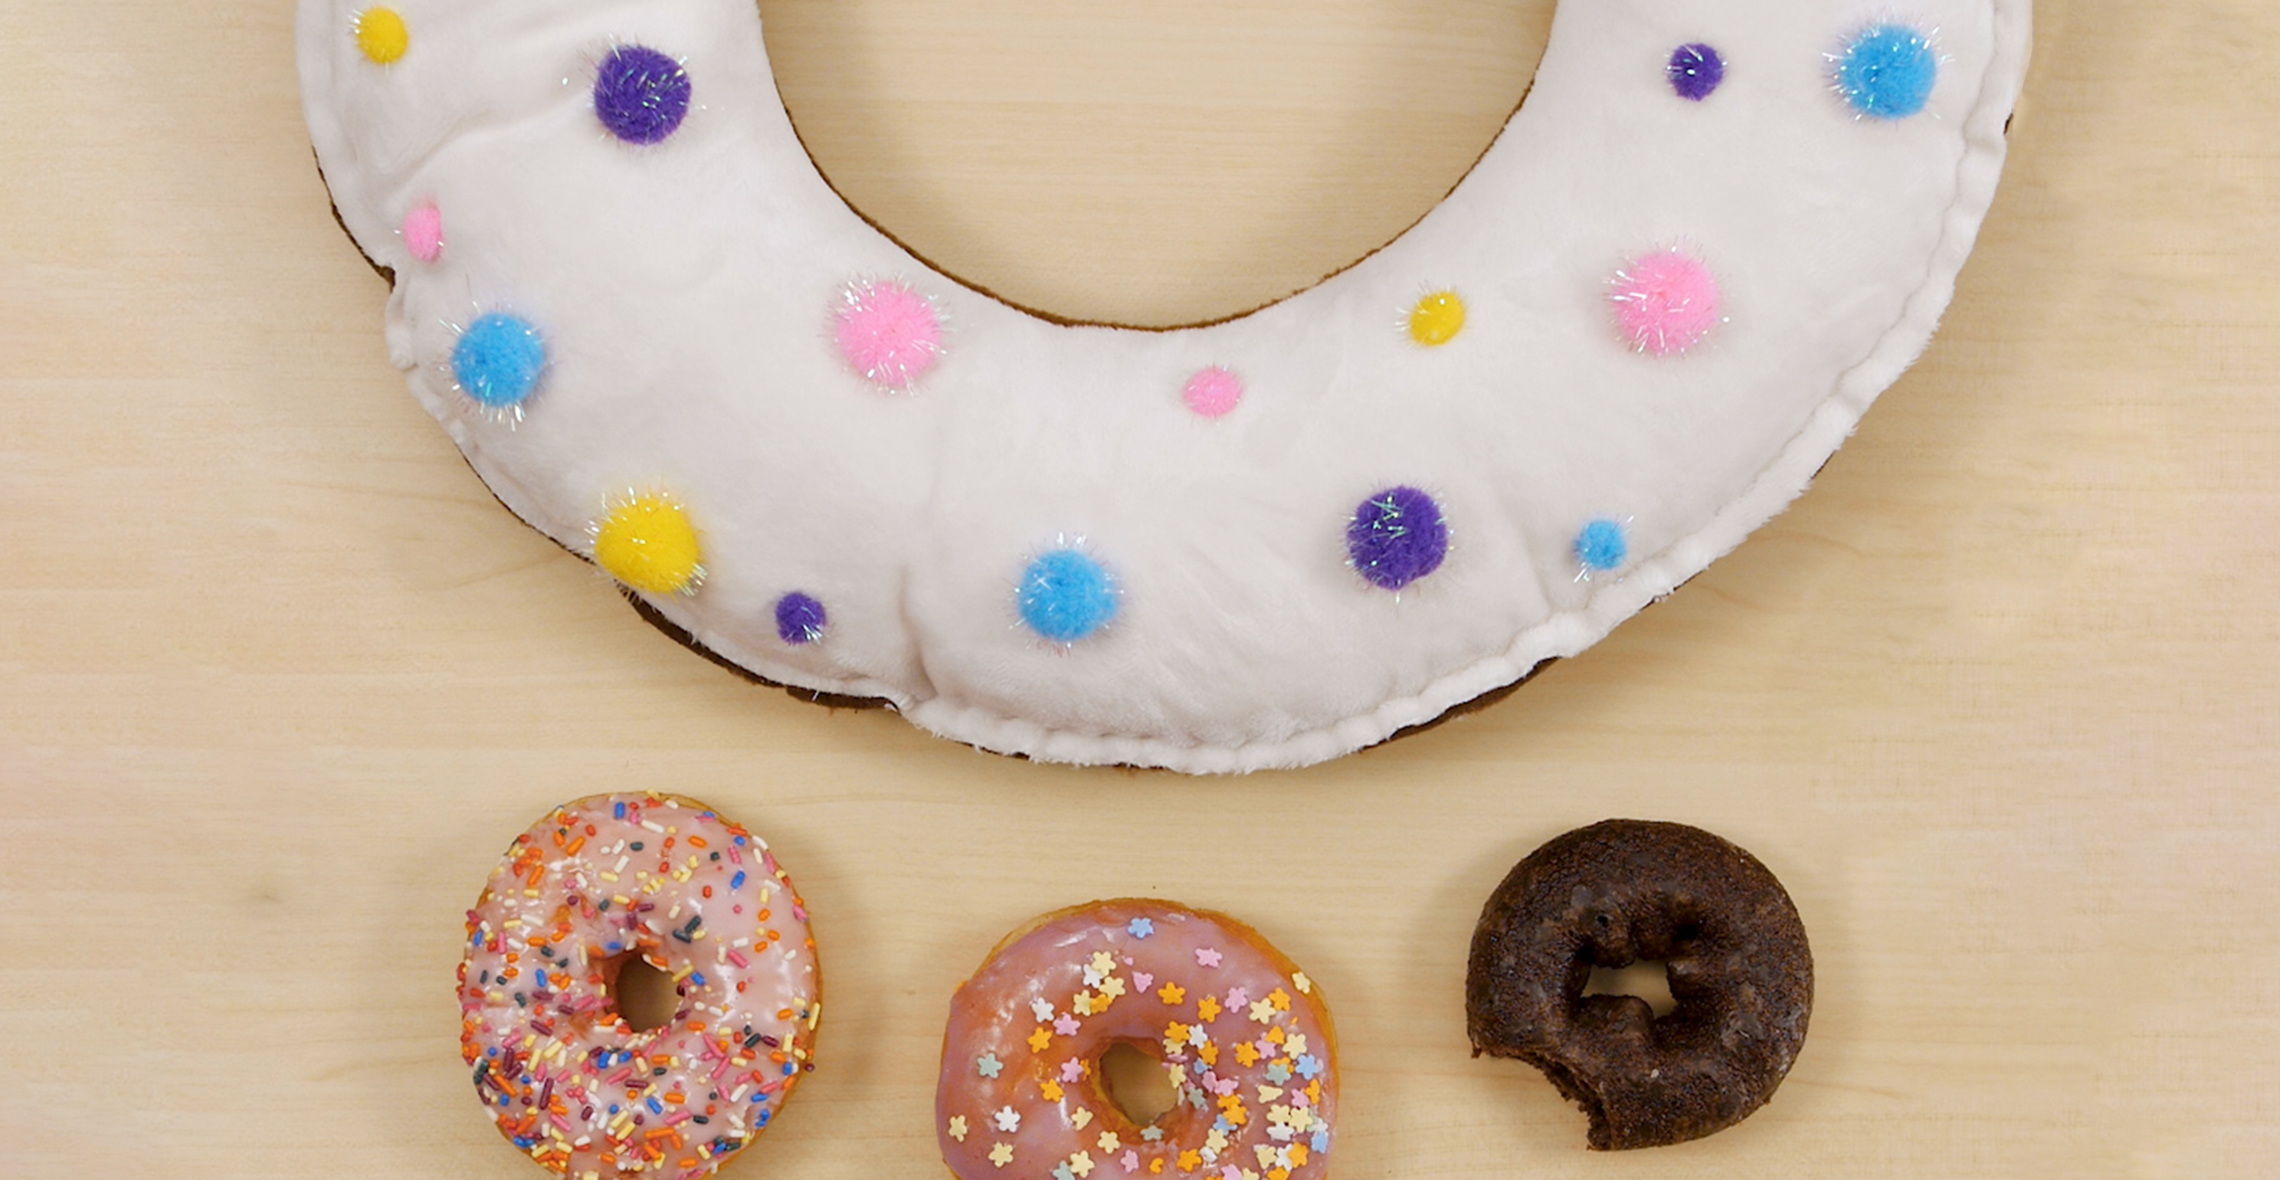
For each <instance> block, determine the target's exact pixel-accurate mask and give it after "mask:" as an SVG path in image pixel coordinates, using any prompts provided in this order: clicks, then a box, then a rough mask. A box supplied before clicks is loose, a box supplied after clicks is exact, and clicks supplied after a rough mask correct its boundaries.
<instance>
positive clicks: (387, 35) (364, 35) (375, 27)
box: [356, 8, 412, 66]
mask: <svg viewBox="0 0 2280 1180" xmlns="http://www.w3.org/2000/svg"><path fill="white" fill-rule="evenodd" d="M411 45H412V34H411V32H410V30H408V29H406V28H404V18H403V17H401V16H398V15H396V10H395V9H393V8H367V9H365V10H364V11H362V12H360V13H357V14H356V47H357V48H358V49H361V50H363V51H364V56H366V57H368V58H370V59H372V61H373V62H374V63H375V64H378V65H383V66H384V65H387V64H388V63H389V62H392V61H394V60H396V59H397V58H399V57H402V56H404V51H405V50H406V49H409V48H411Z"/></svg>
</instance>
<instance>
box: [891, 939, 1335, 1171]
mask: <svg viewBox="0 0 2280 1180" xmlns="http://www.w3.org/2000/svg"><path fill="white" fill-rule="evenodd" d="M1333 1037H1334V1034H1333V1031H1332V1029H1331V1026H1330V1011H1329V1009H1328V1008H1327V1007H1326V1006H1325V1005H1324V1004H1323V1002H1322V996H1321V991H1320V989H1319V988H1317V987H1316V986H1315V985H1314V983H1313V981H1312V980H1310V979H1308V978H1307V977H1306V974H1305V973H1304V972H1302V971H1299V970H1298V969H1297V968H1296V967H1294V966H1293V965H1292V964H1291V962H1290V960H1288V959H1286V958H1284V957H1283V956H1282V954H1281V953H1280V952H1278V951H1276V950H1275V949H1274V947H1272V946H1270V945H1268V943H1267V942H1266V941H1265V940H1264V939H1262V938H1260V937H1259V935H1258V933H1257V932H1256V931H1253V930H1252V929H1250V928H1249V927H1247V926H1245V925H1243V924H1242V923H1240V922H1237V921H1235V920H1234V919H1232V918H1228V917H1226V916H1224V915H1220V914H1213V913H1208V912H1204V911H1199V910H1192V909H1188V908H1186V907H1184V906H1178V905H1173V904H1171V903H1169V902H1161V901H1135V900H1123V901H1106V902H1095V903H1093V904H1092V905H1089V906H1082V907H1079V908H1077V909H1072V910H1064V911H1061V912H1059V913H1056V914H1050V915H1047V916H1046V917H1045V918H1043V919H1040V920H1039V921H1038V922H1037V923H1035V924H1033V925H1031V926H1030V927H1028V928H1027V929H1025V930H1023V931H1020V932H1017V933H1016V934H1014V935H1013V936H1011V937H1009V938H1008V939H1007V940H1006V941H1005V942H1004V943H1001V944H1000V945H999V946H998V949H997V950H996V951H994V952H993V953H992V954H991V956H990V958H989V961H987V962H986V963H984V964H983V965H982V968H981V970H979V971H977V972H975V974H974V977H973V978H972V979H969V980H967V981H966V983H965V984H964V985H962V986H961V987H959V989H958V991H957V994H956V995H955V996H953V997H952V998H951V1001H950V1023H949V1027H948V1029H947V1030H946V1031H945V1033H944V1034H943V1042H942V1079H941V1084H940V1086H939V1088H938V1089H937V1090H936V1091H935V1116H936V1126H935V1130H936V1133H937V1134H938V1136H939V1137H940V1139H941V1143H942V1158H943V1160H944V1161H945V1162H947V1163H948V1164H949V1165H950V1170H951V1171H952V1172H954V1173H956V1174H957V1175H958V1176H959V1177H960V1178H961V1180H998V1178H1003V1177H1021V1178H1023V1180H1045V1178H1046V1177H1048V1176H1049V1177H1051V1178H1052V1180H1115V1178H1118V1177H1124V1176H1133V1175H1147V1176H1188V1175H1196V1176H1208V1177H1216V1178H1219V1180H1314V1178H1315V1177H1319V1176H1321V1175H1323V1174H1324V1173H1325V1172H1326V1171H1327V1169H1328V1166H1329V1163H1328V1160H1329V1155H1330V1148H1331V1141H1332V1125H1333V1123H1334V1121H1335V1118H1336V1110H1337V1066H1336V1061H1335V1055H1334V1049H1335V1047H1334V1043H1333ZM1117 1044H1128V1045H1132V1046H1134V1047H1136V1048H1139V1049H1141V1050H1142V1051H1144V1052H1146V1053H1148V1054H1150V1055H1151V1056H1154V1057H1155V1058H1157V1059H1158V1060H1159V1061H1161V1062H1162V1063H1163V1065H1164V1068H1165V1070H1166V1071H1167V1072H1168V1073H1169V1074H1170V1076H1171V1078H1172V1082H1173V1086H1174V1088H1175V1095H1176V1101H1175V1103H1174V1104H1173V1106H1172V1108H1171V1110H1169V1111H1168V1112H1166V1113H1165V1114H1164V1115H1163V1116H1162V1117H1160V1118H1158V1119H1156V1120H1155V1121H1154V1122H1153V1123H1151V1124H1149V1125H1148V1126H1145V1127H1142V1126H1136V1125H1134V1124H1133V1122H1132V1120H1131V1119H1129V1118H1127V1117H1126V1116H1125V1115H1124V1113H1123V1112H1122V1111H1121V1110H1119V1109H1118V1107H1117V1106H1116V1104H1115V1103H1114V1102H1112V1101H1110V1099H1109V1096H1108V1094H1107V1091H1106V1088H1105V1085H1104V1082H1103V1078H1102V1074H1101V1070H1100V1060H1101V1056H1102V1054H1104V1053H1106V1052H1107V1051H1108V1050H1109V1049H1110V1048H1111V1047H1112V1046H1114V1045H1117ZM1096 1171H1098V1172H1099V1173H1100V1174H1099V1175H1098V1176H1095V1175H1094V1173H1095V1172H1096Z"/></svg>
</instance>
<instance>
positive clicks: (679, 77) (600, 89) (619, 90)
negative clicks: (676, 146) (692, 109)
mask: <svg viewBox="0 0 2280 1180" xmlns="http://www.w3.org/2000/svg"><path fill="white" fill-rule="evenodd" d="M690 90H691V87H690V83H689V72H688V71H687V70H684V69H682V68H681V63H680V62H677V61H674V60H673V59H672V58H670V57H667V56H665V55H664V54H662V53H659V52H657V51H656V50H654V49H651V48H649V47H648V46H646V45H620V46H618V47H617V48H616V49H613V50H611V51H610V55H609V57H607V58H605V59H603V61H602V68H601V71H600V73H599V74H597V75H596V77H595V78H594V115H595V117H597V118H599V119H600V120H601V121H602V126H604V127H607V128H609V130H610V134H612V135H615V136H617V137H618V138H619V139H622V140H624V141H626V142H627V143H657V142H660V141H662V140H663V139H664V138H665V137H666V136H668V135H671V134H673V132H674V130H675V129H676V128H678V127H680V125H681V120H682V119H683V118H684V117H686V116H687V115H688V113H689V93H690Z"/></svg>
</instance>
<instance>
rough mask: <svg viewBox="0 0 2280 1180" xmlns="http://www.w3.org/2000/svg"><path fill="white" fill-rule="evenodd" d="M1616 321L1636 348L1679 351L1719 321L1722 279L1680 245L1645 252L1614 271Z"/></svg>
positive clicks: (1696, 341) (1658, 353)
mask: <svg viewBox="0 0 2280 1180" xmlns="http://www.w3.org/2000/svg"><path fill="white" fill-rule="evenodd" d="M1613 287H1614V292H1613V294H1612V295H1610V296H1609V298H1611V299H1612V300H1614V303H1615V322H1616V324H1617V326H1618V327H1620V328H1621V329H1622V332H1623V338H1624V339H1625V340H1628V341H1629V342H1630V344H1631V347H1632V348H1635V349H1637V350H1639V351H1640V352H1649V353H1653V354H1654V355H1656V356H1674V355H1677V354H1678V353H1682V352H1685V351H1686V350H1688V349H1690V348H1693V347H1694V346H1695V345H1697V344H1700V343H1701V342H1702V338H1703V337H1704V336H1707V335H1709V334H1710V329H1712V328H1714V327H1716V326H1717V325H1718V322H1719V321H1718V306H1719V295H1718V280H1717V277H1716V276H1714V275H1712V274H1711V273H1710V268H1709V267H1706V266H1704V265H1702V264H1701V263H1700V262H1698V261H1696V260H1695V259H1693V258H1690V257H1688V256H1687V255H1685V254H1683V253H1681V252H1679V251H1677V250H1659V251H1656V252H1655V253H1652V254H1645V255H1641V256H1640V257H1638V258H1637V259H1634V260H1633V261H1632V262H1631V263H1630V264H1629V265H1627V266H1625V267H1624V268H1623V269H1621V270H1618V271H1616V272H1615V278H1614V280H1613Z"/></svg>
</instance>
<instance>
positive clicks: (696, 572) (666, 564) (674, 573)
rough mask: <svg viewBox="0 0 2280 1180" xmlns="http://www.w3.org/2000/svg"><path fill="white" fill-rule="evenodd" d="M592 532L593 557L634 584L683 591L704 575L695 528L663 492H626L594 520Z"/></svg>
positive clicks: (655, 590)
mask: <svg viewBox="0 0 2280 1180" xmlns="http://www.w3.org/2000/svg"><path fill="white" fill-rule="evenodd" d="M592 536H593V542H594V561H595V563H596V564H598V565H600V566H601V567H602V568H603V569H605V570H607V571H609V575H610V576H611V577H613V578H616V579H617V580H618V581H620V582H623V583H625V584H626V585H628V586H630V587H632V588H633V589H635V590H640V591H644V592H646V593H650V594H683V593H687V592H688V591H691V590H694V589H696V587H697V583H698V582H699V581H701V580H703V578H704V572H705V571H704V567H703V566H702V565H701V564H699V557H700V551H699V548H698V545H697V530H696V529H695V528H694V527H693V526H691V525H690V524H689V514H688V513H686V512H683V511H682V510H681V506H680V505H678V504H675V503H674V502H673V501H672V500H670V499H668V498H667V497H665V496H661V495H657V494H654V493H634V494H630V495H628V496H626V497H625V498H624V499H623V500H620V501H618V502H617V503H615V504H613V505H611V506H610V510H609V514H608V515H606V516H604V517H603V518H602V519H601V520H600V521H598V522H596V523H595V525H594V526H593V530H592Z"/></svg>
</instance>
